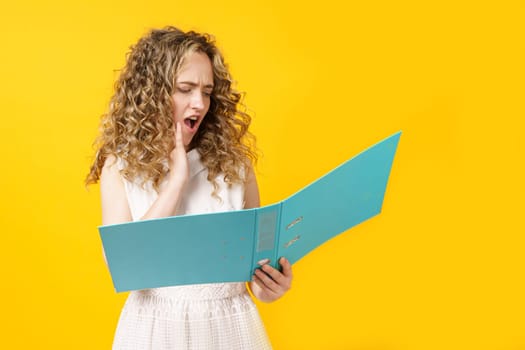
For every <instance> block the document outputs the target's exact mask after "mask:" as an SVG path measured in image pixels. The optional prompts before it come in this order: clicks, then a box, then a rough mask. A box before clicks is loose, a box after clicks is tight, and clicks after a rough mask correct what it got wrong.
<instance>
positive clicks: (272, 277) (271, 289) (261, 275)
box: [250, 258, 293, 303]
mask: <svg viewBox="0 0 525 350" xmlns="http://www.w3.org/2000/svg"><path fill="white" fill-rule="evenodd" d="M279 264H281V266H282V272H281V271H279V270H277V269H275V268H273V267H272V266H271V265H269V264H264V265H263V266H262V267H261V268H260V269H257V270H255V274H254V275H253V280H252V281H251V282H250V289H251V290H252V293H253V295H254V296H255V297H256V298H257V299H259V300H260V301H263V302H265V303H270V302H272V301H275V300H277V299H279V298H280V297H282V296H283V295H284V294H285V293H286V292H287V291H288V290H290V288H291V286H292V278H293V275H292V265H291V264H290V262H289V261H288V260H286V259H285V258H281V259H280V260H279ZM261 270H262V271H261ZM263 271H264V272H263Z"/></svg>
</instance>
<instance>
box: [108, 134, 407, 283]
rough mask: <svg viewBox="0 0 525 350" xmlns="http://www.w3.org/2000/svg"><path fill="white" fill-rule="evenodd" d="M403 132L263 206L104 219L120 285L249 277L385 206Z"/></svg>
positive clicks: (303, 252) (112, 270) (110, 258)
mask: <svg viewBox="0 0 525 350" xmlns="http://www.w3.org/2000/svg"><path fill="white" fill-rule="evenodd" d="M400 136H401V132H398V133H396V134H394V135H392V136H390V137H388V138H386V139H384V140H383V141H381V142H379V143H377V144H376V145H374V146H372V147H370V148H368V149H367V150H365V151H363V152H361V153H360V154H358V155H357V156H355V157H353V158H352V159H350V160H348V161H346V162H345V163H343V164H341V165H340V166H338V167H336V168H335V169H333V170H332V171H330V172H329V173H327V174H326V175H324V176H322V177H321V178H319V179H317V180H316V181H314V182H313V183H311V184H310V185H308V186H306V187H305V188H303V189H302V190H300V191H299V192H297V193H295V194H294V195H292V196H290V197H289V198H287V199H285V200H283V201H281V202H278V203H275V204H271V205H267V206H264V207H261V208H255V209H245V210H237V211H230V212H222V213H211V214H199V215H183V216H173V217H167V218H162V219H152V220H144V221H136V222H129V223H124V224H115V225H107V226H100V227H99V231H100V236H101V238H102V244H103V246H104V251H105V253H106V258H107V262H108V266H109V270H110V273H111V277H112V279H113V284H114V286H115V289H116V291H117V292H123V291H129V290H138V289H149V288H157V287H167V286H176V285H184V284H197V283H215V282H243V281H249V280H251V279H252V275H253V273H254V271H255V269H256V268H258V267H260V264H263V263H266V262H268V263H269V264H271V265H272V266H274V267H277V268H278V267H279V264H278V259H279V258H280V257H283V256H284V257H286V258H287V259H288V260H289V261H290V262H291V263H292V264H293V263H295V262H296V261H297V260H299V259H301V258H302V257H303V256H305V255H306V254H308V253H309V252H310V251H312V250H313V249H315V248H316V247H318V246H319V245H321V244H323V243H324V242H326V241H328V240H329V239H331V238H332V237H334V236H336V235H338V234H340V233H342V232H344V231H346V230H348V229H349V228H351V227H353V226H355V225H357V224H359V223H361V222H363V221H365V220H367V219H369V218H371V217H373V216H375V215H377V214H379V213H380V212H381V207H382V204H383V198H384V194H385V190H386V185H387V182H388V177H389V175H390V169H391V167H392V162H393V159H394V155H395V152H396V149H397V144H398V141H399V137H400Z"/></svg>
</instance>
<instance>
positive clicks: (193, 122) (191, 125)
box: [184, 117, 197, 130]
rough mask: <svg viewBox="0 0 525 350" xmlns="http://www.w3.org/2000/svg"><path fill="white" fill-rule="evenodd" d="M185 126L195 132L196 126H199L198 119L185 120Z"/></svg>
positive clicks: (189, 118)
mask: <svg viewBox="0 0 525 350" xmlns="http://www.w3.org/2000/svg"><path fill="white" fill-rule="evenodd" d="M184 124H185V125H186V126H187V127H188V128H190V129H191V130H193V128H194V127H195V125H197V117H188V118H186V119H184Z"/></svg>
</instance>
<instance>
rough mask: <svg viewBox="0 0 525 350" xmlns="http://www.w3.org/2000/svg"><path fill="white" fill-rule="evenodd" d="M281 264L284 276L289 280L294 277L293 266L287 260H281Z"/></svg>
mask: <svg viewBox="0 0 525 350" xmlns="http://www.w3.org/2000/svg"><path fill="white" fill-rule="evenodd" d="M279 264H281V267H282V268H283V275H284V276H286V277H289V278H292V277H293V273H292V264H290V262H289V261H288V259H286V258H284V257H283V258H281V259H279Z"/></svg>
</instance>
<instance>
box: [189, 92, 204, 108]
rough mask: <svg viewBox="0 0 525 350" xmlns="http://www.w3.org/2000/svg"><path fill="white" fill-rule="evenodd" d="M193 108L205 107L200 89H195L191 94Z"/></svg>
mask: <svg viewBox="0 0 525 350" xmlns="http://www.w3.org/2000/svg"><path fill="white" fill-rule="evenodd" d="M191 108H193V109H196V110H201V109H204V97H203V96H202V93H201V92H200V91H199V90H196V91H194V93H193V94H192V96H191Z"/></svg>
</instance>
